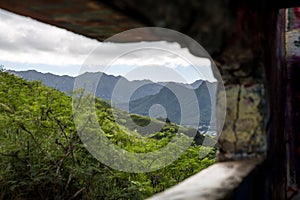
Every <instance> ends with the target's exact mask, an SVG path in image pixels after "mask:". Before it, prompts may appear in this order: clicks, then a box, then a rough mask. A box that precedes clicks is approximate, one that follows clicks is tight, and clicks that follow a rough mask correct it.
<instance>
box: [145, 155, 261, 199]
mask: <svg viewBox="0 0 300 200" xmlns="http://www.w3.org/2000/svg"><path fill="white" fill-rule="evenodd" d="M263 160H264V159H263V158H257V159H251V160H250V159H249V160H240V161H230V162H220V163H216V164H214V165H212V166H210V167H208V168H206V169H204V170H202V171H200V172H199V173H198V174H196V175H194V176H192V177H190V178H188V179H186V180H184V181H183V182H181V183H179V184H178V185H176V186H174V187H172V188H169V189H167V190H166V191H164V192H162V193H159V194H156V195H154V196H153V197H151V198H149V199H148V200H165V199H173V200H175V199H176V200H185V199H186V200H187V199H188V200H196V199H197V200H202V199H203V200H204V199H205V200H216V199H226V198H228V197H230V196H232V195H233V192H234V190H235V189H236V188H238V186H239V185H240V184H241V183H242V181H243V180H244V179H245V178H246V177H247V176H248V175H249V174H250V173H251V172H252V171H253V170H254V169H256V167H257V166H258V165H260V164H261V163H262V162H263Z"/></svg>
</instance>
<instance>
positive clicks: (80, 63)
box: [0, 9, 215, 83]
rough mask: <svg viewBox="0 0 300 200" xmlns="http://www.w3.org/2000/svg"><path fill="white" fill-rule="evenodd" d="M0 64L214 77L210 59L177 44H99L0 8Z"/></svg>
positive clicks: (167, 77)
mask: <svg viewBox="0 0 300 200" xmlns="http://www.w3.org/2000/svg"><path fill="white" fill-rule="evenodd" d="M0 65H4V67H5V68H6V69H13V70H28V69H35V70H37V71H40V72H50V73H54V74H58V75H71V76H76V75H78V74H80V73H83V72H85V71H102V72H105V73H107V74H113V75H122V76H125V77H126V78H128V79H129V80H135V79H150V80H153V81H179V82H188V83H191V82H194V81H195V80H199V79H204V80H209V81H215V78H214V76H213V74H212V71H211V68H210V61H209V60H208V59H204V58H199V57H195V56H193V55H191V54H190V53H189V51H188V50H187V49H186V48H181V47H180V45H179V44H178V43H168V42H165V41H159V42H139V43H123V44H115V43H101V42H98V41H97V40H93V39H89V38H86V37H84V36H80V35H77V34H74V33H72V32H69V31H66V30H64V29H61V28H57V27H53V26H50V25H47V24H43V23H40V22H38V21H36V20H33V19H31V18H28V17H23V16H19V15H16V14H12V13H10V12H7V11H5V10H1V9H0Z"/></svg>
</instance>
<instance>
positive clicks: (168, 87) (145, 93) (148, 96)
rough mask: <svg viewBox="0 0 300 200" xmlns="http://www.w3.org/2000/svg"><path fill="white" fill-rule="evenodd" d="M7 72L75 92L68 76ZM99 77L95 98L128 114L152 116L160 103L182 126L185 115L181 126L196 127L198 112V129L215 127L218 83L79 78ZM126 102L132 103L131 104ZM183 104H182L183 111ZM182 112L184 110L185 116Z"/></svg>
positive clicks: (86, 75) (158, 113)
mask: <svg viewBox="0 0 300 200" xmlns="http://www.w3.org/2000/svg"><path fill="white" fill-rule="evenodd" d="M7 71H8V72H9V73H12V74H15V75H17V76H20V77H22V78H24V79H26V80H28V81H32V80H40V81H42V83H43V84H45V85H46V86H49V87H53V88H56V89H58V90H60V91H63V92H65V93H67V94H70V93H71V91H72V90H73V87H74V82H75V79H76V78H75V77H71V76H67V75H64V76H59V75H55V74H51V73H41V72H37V71H35V70H28V71H13V70H7ZM100 76H101V78H100V81H99V84H98V86H97V89H96V93H95V95H96V96H98V97H100V98H102V99H105V100H112V102H113V106H115V107H117V108H120V109H123V110H126V111H129V112H130V113H136V114H140V115H145V116H149V110H150V108H151V106H153V105H155V104H159V105H161V106H163V107H164V109H165V114H166V116H167V118H168V120H170V121H171V122H174V123H180V121H181V119H180V118H181V116H182V115H183V114H184V117H182V118H184V119H183V121H181V124H182V125H189V126H195V124H193V123H191V122H192V121H194V120H193V119H195V117H196V116H197V115H196V112H195V110H197V109H199V110H200V124H199V126H202V127H208V126H209V125H211V124H210V123H209V122H210V121H211V120H212V121H213V124H214V123H215V122H214V121H215V116H214V111H215V106H214V105H215V92H216V83H210V82H207V81H202V80H198V81H195V82H194V83H192V84H189V85H188V84H183V83H175V82H159V83H155V82H152V81H150V80H134V81H129V80H127V79H126V78H124V77H121V76H113V75H107V74H105V73H101V72H87V73H84V74H82V75H79V76H78V78H80V79H81V80H91V79H93V78H95V77H100ZM116 88H120V89H116ZM116 90H117V92H116ZM130 93H131V94H130ZM175 94H176V95H175ZM193 95H194V96H193ZM193 97H196V98H197V99H198V102H195V98H193ZM128 100H130V101H128ZM126 102H129V105H128V103H126ZM181 105H183V107H182V108H181ZM195 106H196V107H195ZM152 108H153V107H152ZM181 109H185V110H184V111H183V113H182V112H181ZM152 111H153V112H152V113H150V114H151V117H153V118H159V117H166V116H164V115H163V113H162V112H161V110H159V109H158V110H157V109H156V110H155V109H152Z"/></svg>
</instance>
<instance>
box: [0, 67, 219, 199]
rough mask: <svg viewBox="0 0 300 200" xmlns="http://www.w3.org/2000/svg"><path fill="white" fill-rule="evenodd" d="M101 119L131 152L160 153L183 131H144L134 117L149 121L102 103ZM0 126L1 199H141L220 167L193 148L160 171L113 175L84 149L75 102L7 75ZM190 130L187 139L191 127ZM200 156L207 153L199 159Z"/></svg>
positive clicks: (1, 87) (0, 75)
mask: <svg viewBox="0 0 300 200" xmlns="http://www.w3.org/2000/svg"><path fill="white" fill-rule="evenodd" d="M96 113H97V116H98V121H99V124H100V125H101V128H102V129H103V130H104V132H105V134H106V136H107V137H108V138H109V139H110V140H111V141H112V142H114V143H115V144H117V145H119V146H120V147H122V148H124V149H126V150H128V151H132V152H147V151H153V150H154V149H159V148H161V147H163V146H164V145H166V144H167V143H168V142H169V141H170V139H171V138H172V137H174V133H175V132H176V128H178V126H177V125H175V124H166V125H163V124H162V122H160V121H155V123H154V124H156V125H157V126H160V125H163V128H162V129H161V130H160V131H158V132H156V133H151V134H150V135H149V134H148V133H143V132H142V129H141V130H137V129H136V127H135V125H134V124H132V123H128V122H129V121H130V119H133V120H134V121H135V122H136V123H140V124H142V125H143V124H144V125H146V124H147V123H148V122H149V120H150V119H148V118H146V117H141V116H138V115H129V114H127V113H125V112H123V111H119V110H112V108H110V106H109V105H108V104H107V103H105V102H104V101H102V100H101V99H97V100H96ZM112 113H115V116H117V117H116V118H117V119H116V118H115V117H114V115H112ZM0 120H1V123H0V143H1V145H0V199H144V198H146V197H148V196H151V195H153V194H154V193H156V192H160V191H162V190H164V189H166V188H168V187H171V186H172V185H175V184H176V183H178V182H180V181H182V180H184V179H185V178H187V177H189V176H191V175H192V174H195V173H197V172H199V171H200V170H202V169H203V168H206V167H207V166H209V165H211V164H212V163H214V162H215V159H214V157H215V156H214V149H211V148H209V147H202V146H200V145H197V143H193V145H192V146H191V147H190V148H189V149H188V150H187V151H186V153H184V154H183V155H182V156H181V157H180V158H179V159H178V160H176V161H175V162H174V163H172V164H171V165H169V166H167V167H165V168H163V169H161V170H158V171H154V172H149V173H138V174H137V173H125V172H120V171H116V170H114V169H112V168H110V167H108V166H106V165H104V164H102V163H100V162H99V161H97V160H96V159H95V158H93V156H92V155H91V154H90V153H89V152H88V151H87V150H86V149H85V147H84V146H83V144H82V143H81V141H80V139H79V137H78V135H77V132H76V129H75V126H74V123H73V112H72V99H71V97H68V96H66V95H65V93H63V92H60V91H58V90H55V89H53V88H48V87H46V86H43V85H42V84H41V83H40V82H37V81H33V82H27V81H25V80H23V79H21V78H18V77H16V76H14V75H10V74H8V73H6V72H3V71H1V72H0ZM186 131H187V132H186V134H188V131H189V129H186ZM145 136H149V137H145ZM200 139H201V138H200ZM199 151H206V152H210V153H209V154H208V156H207V157H205V158H204V159H199V156H198V155H199Z"/></svg>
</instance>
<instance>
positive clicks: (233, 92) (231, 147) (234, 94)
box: [219, 84, 266, 160]
mask: <svg viewBox="0 0 300 200" xmlns="http://www.w3.org/2000/svg"><path fill="white" fill-rule="evenodd" d="M226 95H227V116H226V121H225V125H224V128H223V131H222V134H221V136H220V138H219V143H220V145H221V149H220V151H223V148H224V149H226V151H223V153H222V154H220V155H219V160H226V159H229V158H231V159H240V158H246V157H253V156H258V155H260V154H265V149H266V146H265V143H266V136H265V134H264V131H263V125H262V124H263V114H264V113H262V111H261V107H263V106H265V105H264V104H265V102H264V101H263V98H262V97H263V96H264V95H265V94H264V86H263V85H262V84H252V85H246V84H241V85H229V86H227V87H226Z"/></svg>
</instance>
